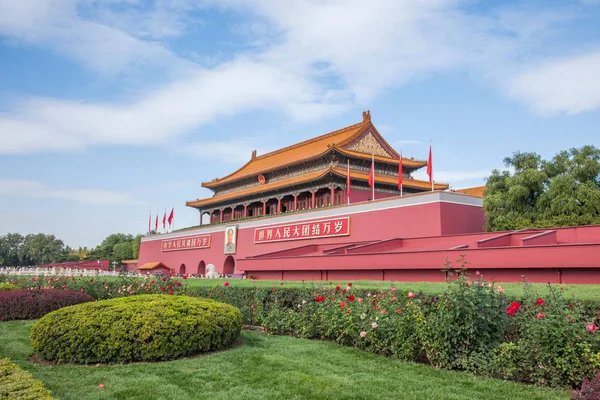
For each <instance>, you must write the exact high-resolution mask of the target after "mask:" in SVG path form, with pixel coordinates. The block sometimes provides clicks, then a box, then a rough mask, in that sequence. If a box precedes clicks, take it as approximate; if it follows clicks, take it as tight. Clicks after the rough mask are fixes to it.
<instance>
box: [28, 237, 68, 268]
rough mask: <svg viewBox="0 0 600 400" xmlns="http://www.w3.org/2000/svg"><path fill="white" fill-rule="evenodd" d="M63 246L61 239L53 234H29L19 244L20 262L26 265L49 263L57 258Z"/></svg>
mask: <svg viewBox="0 0 600 400" xmlns="http://www.w3.org/2000/svg"><path fill="white" fill-rule="evenodd" d="M64 247H65V245H64V243H63V241H62V240H60V239H57V238H56V237H55V236H54V235H45V234H43V233H37V234H29V235H27V236H25V239H24V240H23V245H22V246H21V262H22V263H24V264H26V265H41V264H48V263H51V262H53V261H55V260H57V259H58V257H59V256H60V255H61V254H62V252H63V249H64Z"/></svg>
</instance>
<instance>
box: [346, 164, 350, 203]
mask: <svg viewBox="0 0 600 400" xmlns="http://www.w3.org/2000/svg"><path fill="white" fill-rule="evenodd" d="M346 191H347V192H348V193H347V195H348V204H350V160H348V177H347V178H346Z"/></svg>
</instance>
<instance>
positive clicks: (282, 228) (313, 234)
mask: <svg viewBox="0 0 600 400" xmlns="http://www.w3.org/2000/svg"><path fill="white" fill-rule="evenodd" d="M348 235H350V217H344V218H335V219H328V220H322V221H310V222H302V223H297V224H288V225H276V226H269V227H266V228H256V229H255V230H254V243H270V242H281V241H284V240H301V239H319V238H326V237H332V236H348Z"/></svg>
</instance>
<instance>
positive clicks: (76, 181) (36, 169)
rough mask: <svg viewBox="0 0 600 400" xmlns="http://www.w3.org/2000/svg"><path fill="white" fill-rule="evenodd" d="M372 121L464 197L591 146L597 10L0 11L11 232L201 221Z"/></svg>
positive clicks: (199, 7) (196, 0)
mask: <svg viewBox="0 0 600 400" xmlns="http://www.w3.org/2000/svg"><path fill="white" fill-rule="evenodd" d="M363 110H370V111H371V117H372V121H373V123H374V125H375V126H376V127H377V129H378V130H379V132H380V133H381V134H382V135H383V137H384V138H385V139H386V140H387V141H388V142H389V143H390V144H391V145H392V146H393V147H394V148H395V149H396V150H399V149H400V147H402V151H403V154H404V156H405V157H415V158H417V159H423V160H424V159H426V158H427V153H428V150H429V143H430V139H431V141H432V143H433V173H434V180H436V181H440V182H448V183H450V186H451V187H452V188H454V189H459V188H464V187H471V186H478V185H483V184H485V178H486V177H487V176H489V174H490V172H491V170H493V169H501V168H504V165H503V161H502V160H503V158H504V157H507V156H510V155H512V154H513V152H515V151H522V152H523V151H533V152H537V153H538V154H540V155H542V156H543V157H547V158H550V157H552V156H553V155H554V154H556V153H557V152H559V151H561V150H564V149H569V148H572V147H580V146H583V145H588V144H591V145H595V146H596V147H600V139H599V138H600V1H597V0H585V1H584V0H572V1H569V0H561V1H551V0H540V1H527V0H525V1H475V0H469V1H459V0H414V1H403V0H371V1H364V0H294V1H291V0H279V1H277V0H154V1H150V0H27V1H22V0H0V235H4V234H6V233H8V232H19V233H22V234H27V233H38V232H43V233H47V234H54V235H56V236H57V237H58V238H60V239H62V240H63V241H64V242H65V244H67V245H69V246H71V247H79V246H88V247H93V246H96V245H97V244H99V243H100V242H101V241H102V239H103V238H104V237H106V236H107V235H109V234H111V233H115V232H124V233H131V234H137V233H145V232H146V231H147V226H148V216H149V214H151V215H152V218H153V219H154V216H155V215H156V214H157V213H159V214H160V215H161V217H162V214H163V213H164V211H165V209H168V210H169V211H170V209H171V208H172V207H174V209H175V228H182V227H186V226H192V225H196V224H198V212H197V211H196V210H195V209H192V208H187V207H185V202H186V201H188V200H194V199H197V198H205V197H209V196H211V195H212V192H211V191H209V190H208V189H205V188H202V187H201V182H204V181H210V180H212V179H214V178H217V177H221V176H224V175H227V174H229V173H231V172H233V171H234V170H237V169H238V168H239V167H241V166H242V165H243V164H245V163H246V162H247V161H248V160H249V159H250V156H251V152H252V150H255V149H256V150H257V151H258V154H264V153H265V152H268V151H272V150H276V149H278V148H281V147H284V146H287V145H291V144H294V143H297V142H299V141H302V140H306V139H310V138H312V137H314V136H317V135H321V134H324V133H327V132H330V131H333V130H336V129H339V128H342V127H345V126H348V125H351V124H354V123H357V122H360V121H361V120H362V115H361V114H362V111H363ZM416 177H417V178H419V177H420V178H422V179H427V178H426V175H425V171H424V169H423V170H422V171H419V172H418V173H417V175H416Z"/></svg>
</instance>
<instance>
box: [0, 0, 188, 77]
mask: <svg viewBox="0 0 600 400" xmlns="http://www.w3.org/2000/svg"><path fill="white" fill-rule="evenodd" d="M0 35H5V36H7V37H12V38H15V39H16V40H20V41H23V42H26V43H31V44H35V45H39V46H42V47H47V48H50V49H53V50H55V51H57V52H59V53H62V54H65V55H67V56H69V57H71V58H73V59H75V60H76V61H78V62H80V63H81V64H82V65H84V66H86V67H87V68H89V69H91V70H93V71H95V72H98V73H101V74H105V75H116V74H120V73H122V72H132V71H134V72H136V73H140V72H141V71H146V70H147V69H149V68H156V67H159V68H161V69H162V70H163V71H167V72H169V73H172V74H173V75H177V74H184V73H186V71H187V70H188V69H193V68H194V65H193V64H191V63H189V62H187V61H186V60H184V59H182V58H180V57H178V56H177V55H175V54H174V53H173V52H171V51H170V50H169V49H167V48H166V47H165V46H164V45H162V44H161V43H159V42H153V41H144V40H139V39H136V38H135V37H133V36H131V35H128V34H127V33H125V32H123V31H121V30H119V29H116V28H114V27H111V26H109V25H104V24H101V23H99V22H96V21H94V20H88V19H85V18H82V17H81V16H80V15H79V14H78V2H77V1H76V0H27V1H18V0H0Z"/></svg>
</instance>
